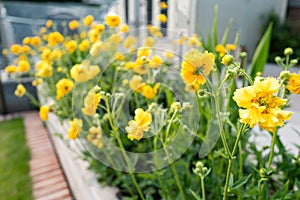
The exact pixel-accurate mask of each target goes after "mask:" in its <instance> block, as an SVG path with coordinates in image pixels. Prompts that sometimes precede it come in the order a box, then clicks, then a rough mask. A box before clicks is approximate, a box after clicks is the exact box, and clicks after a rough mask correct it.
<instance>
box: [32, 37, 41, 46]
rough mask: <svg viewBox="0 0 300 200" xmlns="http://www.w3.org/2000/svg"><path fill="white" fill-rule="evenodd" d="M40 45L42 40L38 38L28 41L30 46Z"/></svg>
mask: <svg viewBox="0 0 300 200" xmlns="http://www.w3.org/2000/svg"><path fill="white" fill-rule="evenodd" d="M41 43H42V40H41V38H40V37H38V36H35V37H32V38H31V39H30V44H31V45H32V46H34V47H37V46H39V45H40V44H41Z"/></svg>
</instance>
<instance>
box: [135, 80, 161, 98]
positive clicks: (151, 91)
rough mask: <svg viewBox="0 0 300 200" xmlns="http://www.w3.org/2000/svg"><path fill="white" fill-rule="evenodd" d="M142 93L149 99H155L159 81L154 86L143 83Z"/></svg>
mask: <svg viewBox="0 0 300 200" xmlns="http://www.w3.org/2000/svg"><path fill="white" fill-rule="evenodd" d="M140 88H141V94H142V95H143V96H144V97H145V98H147V99H153V98H154V97H155V95H156V94H157V91H158V88H159V83H156V84H155V85H154V87H151V86H150V85H142V86H141V87H140Z"/></svg>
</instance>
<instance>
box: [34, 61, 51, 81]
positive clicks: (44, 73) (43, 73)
mask: <svg viewBox="0 0 300 200" xmlns="http://www.w3.org/2000/svg"><path fill="white" fill-rule="evenodd" d="M40 67H41V68H40V69H39V70H38V71H37V73H36V76H39V77H45V78H47V77H50V76H52V65H50V64H49V63H48V62H41V66H40Z"/></svg>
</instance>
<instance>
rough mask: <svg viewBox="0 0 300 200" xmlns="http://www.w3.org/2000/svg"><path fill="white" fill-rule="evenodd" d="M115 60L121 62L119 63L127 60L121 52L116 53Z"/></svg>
mask: <svg viewBox="0 0 300 200" xmlns="http://www.w3.org/2000/svg"><path fill="white" fill-rule="evenodd" d="M114 58H115V59H116V60H119V61H121V60H124V59H125V57H124V54H123V53H121V52H116V53H115V54H114Z"/></svg>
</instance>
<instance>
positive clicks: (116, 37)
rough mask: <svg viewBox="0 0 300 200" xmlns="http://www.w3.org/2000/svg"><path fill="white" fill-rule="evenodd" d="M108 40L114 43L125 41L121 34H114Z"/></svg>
mask: <svg viewBox="0 0 300 200" xmlns="http://www.w3.org/2000/svg"><path fill="white" fill-rule="evenodd" d="M108 41H109V42H111V43H112V44H121V42H122V41H123V38H122V37H121V35H120V34H112V35H111V36H110V37H109V38H108Z"/></svg>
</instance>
